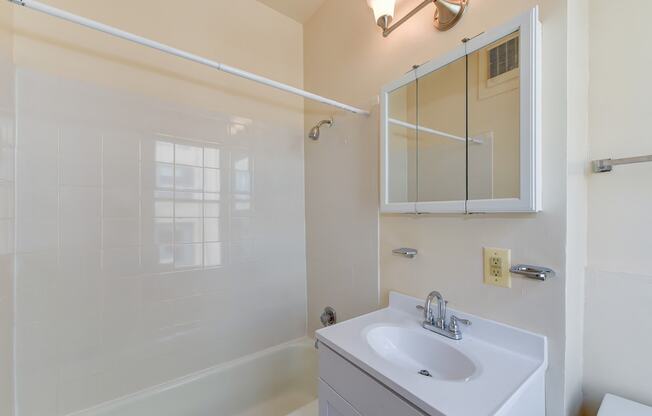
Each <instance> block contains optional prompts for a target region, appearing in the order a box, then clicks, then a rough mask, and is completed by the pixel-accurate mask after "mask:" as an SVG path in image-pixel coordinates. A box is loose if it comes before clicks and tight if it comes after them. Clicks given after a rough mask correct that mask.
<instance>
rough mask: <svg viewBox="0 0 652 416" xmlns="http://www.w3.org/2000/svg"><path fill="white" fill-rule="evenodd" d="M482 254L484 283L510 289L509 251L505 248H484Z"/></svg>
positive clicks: (510, 262)
mask: <svg viewBox="0 0 652 416" xmlns="http://www.w3.org/2000/svg"><path fill="white" fill-rule="evenodd" d="M483 253H484V283H485V284H487V285H494V286H499V287H507V288H511V287H512V275H511V274H510V273H509V268H510V267H511V264H512V261H511V257H512V255H511V253H512V252H511V250H509V249H506V248H491V247H485V248H484V249H483Z"/></svg>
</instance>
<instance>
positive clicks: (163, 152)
mask: <svg viewBox="0 0 652 416" xmlns="http://www.w3.org/2000/svg"><path fill="white" fill-rule="evenodd" d="M155 157H156V161H157V162H167V163H174V145H173V144H172V143H169V142H163V141H157V142H156V149H155Z"/></svg>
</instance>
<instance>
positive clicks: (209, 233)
mask: <svg viewBox="0 0 652 416" xmlns="http://www.w3.org/2000/svg"><path fill="white" fill-rule="evenodd" d="M204 241H211V242H212V241H222V239H221V238H220V219H219V218H204Z"/></svg>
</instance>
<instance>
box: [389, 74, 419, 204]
mask: <svg viewBox="0 0 652 416" xmlns="http://www.w3.org/2000/svg"><path fill="white" fill-rule="evenodd" d="M387 98H388V123H387V159H388V160H387V169H388V175H387V180H388V182H387V199H388V202H416V200H417V141H416V139H417V134H416V131H415V129H414V127H413V126H415V125H416V117H417V111H416V104H417V100H416V82H414V81H413V82H410V83H409V84H406V85H404V86H402V87H401V88H398V89H396V90H394V91H392V92H390V93H389V94H388V97H387Z"/></svg>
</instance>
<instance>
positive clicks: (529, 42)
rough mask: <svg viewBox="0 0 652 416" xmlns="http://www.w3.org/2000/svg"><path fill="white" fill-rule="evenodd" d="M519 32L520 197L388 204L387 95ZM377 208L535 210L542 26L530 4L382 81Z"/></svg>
mask: <svg viewBox="0 0 652 416" xmlns="http://www.w3.org/2000/svg"><path fill="white" fill-rule="evenodd" d="M516 31H520V36H519V42H520V45H519V47H520V63H519V66H520V176H521V177H520V198H505V199H477V200H466V201H431V202H429V201H418V202H390V201H389V200H388V197H389V195H388V189H387V187H388V184H389V177H388V175H389V173H390V172H389V154H388V151H389V149H388V145H389V140H388V130H389V129H388V121H387V120H388V118H389V114H388V111H389V105H388V104H389V103H388V96H389V93H391V92H392V91H394V90H396V89H398V88H401V87H403V86H405V85H407V84H409V83H410V82H412V81H414V80H416V79H417V78H420V77H423V76H424V75H426V74H428V73H430V72H432V71H435V70H437V69H439V68H441V67H444V66H446V65H448V64H449V63H451V62H453V61H455V60H457V59H460V58H462V57H464V56H465V55H469V54H471V53H473V52H475V51H477V50H479V49H481V48H484V47H485V46H487V45H489V44H491V43H493V42H495V41H497V40H499V39H501V38H503V37H505V36H507V35H509V34H510V33H514V32H516ZM380 114H381V123H380V124H381V126H380V149H381V151H380V156H381V160H380V172H381V178H380V180H381V191H380V210H381V212H385V213H481V212H537V211H540V210H541V209H542V201H541V190H542V186H541V24H540V22H539V13H538V8H537V7H535V8H533V9H531V10H529V11H528V12H526V13H524V14H522V15H521V16H519V17H517V18H515V19H513V20H512V21H510V22H508V23H506V24H503V25H501V26H500V27H497V28H494V29H492V30H489V31H487V32H485V33H483V34H481V35H479V36H477V37H475V38H473V39H471V40H469V41H468V42H466V43H465V44H463V45H461V46H459V47H457V48H455V49H454V50H452V51H451V52H449V53H447V54H445V55H444V56H441V57H439V58H436V59H434V60H432V61H429V62H428V63H426V64H424V65H422V66H420V67H418V68H417V69H416V70H414V71H410V72H409V73H408V74H406V75H404V76H403V77H401V78H400V79H398V80H396V81H394V82H391V83H389V84H387V85H385V86H384V87H383V88H382V89H381V94H380Z"/></svg>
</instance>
